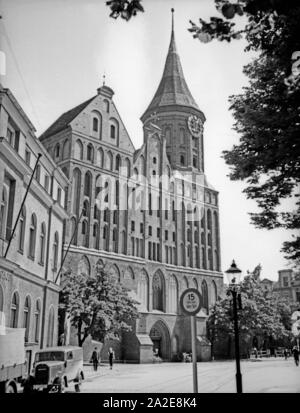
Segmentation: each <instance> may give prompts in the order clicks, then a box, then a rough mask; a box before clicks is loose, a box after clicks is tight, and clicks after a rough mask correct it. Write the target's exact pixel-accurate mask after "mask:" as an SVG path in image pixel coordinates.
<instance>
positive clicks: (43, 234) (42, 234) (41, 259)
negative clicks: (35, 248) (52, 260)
mask: <svg viewBox="0 0 300 413" xmlns="http://www.w3.org/2000/svg"><path fill="white" fill-rule="evenodd" d="M45 245H46V224H45V222H43V223H42V225H41V232H40V254H39V255H40V256H39V264H42V265H44V259H45Z"/></svg>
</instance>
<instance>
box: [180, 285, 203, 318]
mask: <svg viewBox="0 0 300 413" xmlns="http://www.w3.org/2000/svg"><path fill="white" fill-rule="evenodd" d="M180 305H181V308H182V311H183V312H184V313H185V314H187V315H195V314H197V313H199V311H200V309H201V307H202V297H201V294H200V293H199V291H198V290H196V288H188V289H187V290H185V291H183V293H182V294H181V297H180Z"/></svg>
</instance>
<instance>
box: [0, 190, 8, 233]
mask: <svg viewBox="0 0 300 413" xmlns="http://www.w3.org/2000/svg"><path fill="white" fill-rule="evenodd" d="M7 205H8V199H7V190H6V188H5V187H3V189H2V198H1V205H0V239H1V238H2V239H4V238H5V231H6V217H7Z"/></svg>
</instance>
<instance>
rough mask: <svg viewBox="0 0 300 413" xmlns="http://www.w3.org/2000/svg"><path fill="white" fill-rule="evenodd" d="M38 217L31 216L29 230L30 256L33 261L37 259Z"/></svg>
mask: <svg viewBox="0 0 300 413" xmlns="http://www.w3.org/2000/svg"><path fill="white" fill-rule="evenodd" d="M36 225H37V224H36V215H35V214H32V215H31V221H30V228H29V251H28V256H29V258H31V259H34V257H35V243H36Z"/></svg>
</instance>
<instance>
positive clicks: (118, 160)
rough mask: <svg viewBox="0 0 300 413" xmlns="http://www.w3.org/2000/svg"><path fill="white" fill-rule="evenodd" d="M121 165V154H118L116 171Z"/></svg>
mask: <svg viewBox="0 0 300 413" xmlns="http://www.w3.org/2000/svg"><path fill="white" fill-rule="evenodd" d="M120 167H121V156H120V155H117V156H116V165H115V169H116V171H119V170H120Z"/></svg>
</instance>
